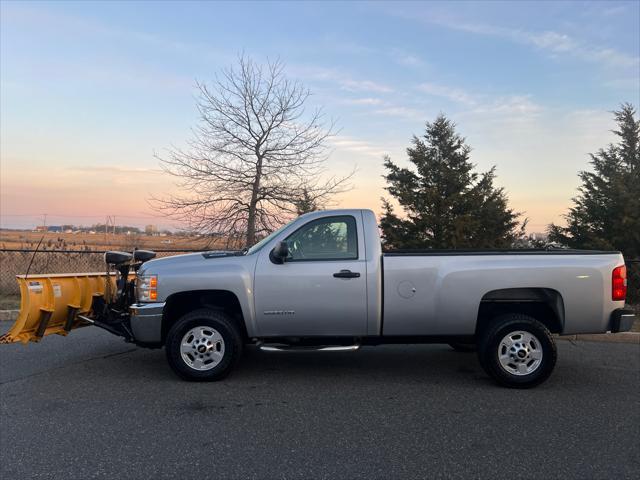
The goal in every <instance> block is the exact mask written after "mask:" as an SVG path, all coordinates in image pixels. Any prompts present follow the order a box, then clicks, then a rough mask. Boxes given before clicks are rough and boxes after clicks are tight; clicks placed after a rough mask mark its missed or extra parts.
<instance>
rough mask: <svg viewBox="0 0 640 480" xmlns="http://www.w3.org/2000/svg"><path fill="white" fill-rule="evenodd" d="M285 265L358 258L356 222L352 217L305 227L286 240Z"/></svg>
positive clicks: (331, 219) (329, 220)
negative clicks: (287, 253)
mask: <svg viewBox="0 0 640 480" xmlns="http://www.w3.org/2000/svg"><path fill="white" fill-rule="evenodd" d="M286 241H287V244H288V246H289V257H288V259H287V261H296V260H297V261H302V260H342V259H357V258H358V234H357V233H356V220H355V218H353V217H351V216H341V217H326V218H320V219H318V220H314V221H312V222H309V223H307V224H306V225H304V226H303V227H301V228H300V229H299V230H296V231H295V232H294V233H292V234H291V235H290V236H289V237H288V238H287V240H286Z"/></svg>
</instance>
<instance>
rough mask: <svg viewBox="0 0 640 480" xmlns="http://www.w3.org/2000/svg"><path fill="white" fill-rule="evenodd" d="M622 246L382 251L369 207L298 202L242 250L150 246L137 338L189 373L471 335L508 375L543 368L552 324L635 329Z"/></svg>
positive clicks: (538, 373) (519, 381)
mask: <svg viewBox="0 0 640 480" xmlns="http://www.w3.org/2000/svg"><path fill="white" fill-rule="evenodd" d="M625 293H626V278H625V267H624V260H623V258H622V255H621V254H620V253H619V252H602V251H574V250H561V249H556V250H549V251H545V250H511V251H466V250H449V251H438V250H424V251H406V252H405V251H398V252H385V253H383V252H382V247H381V243H380V236H379V231H378V225H377V222H376V218H375V215H374V213H373V212H371V211H369V210H332V211H321V212H313V213H309V214H306V215H303V216H301V217H299V218H297V219H295V220H294V221H292V222H291V223H289V224H287V225H285V226H284V227H282V228H280V229H279V230H277V231H276V232H274V233H272V234H271V235H269V236H268V237H266V238H264V239H263V240H261V241H260V242H259V243H258V244H256V245H254V246H253V247H251V248H249V249H248V250H245V251H243V252H233V253H229V252H205V253H194V254H188V255H179V256H174V257H168V258H162V259H156V260H151V261H148V262H146V263H144V264H143V265H142V266H141V267H140V269H139V271H138V273H137V278H136V297H137V299H136V303H135V304H133V305H131V307H130V329H131V332H132V337H133V340H134V341H135V342H136V343H138V344H139V345H142V346H151V347H157V346H165V348H166V354H167V358H168V361H169V363H170V365H171V367H172V368H173V370H174V371H175V372H176V373H177V374H178V375H179V376H181V377H182V378H185V379H188V380H216V379H220V378H222V377H224V376H225V375H226V374H228V373H229V371H230V370H231V368H232V367H233V365H234V363H235V362H236V360H237V359H238V358H239V357H240V355H241V353H242V349H243V347H244V346H245V345H247V344H255V345H257V346H258V347H259V348H261V349H263V350H266V351H285V350H290V349H305V350H319V351H332V350H357V349H358V348H359V347H360V346H362V345H377V344H386V343H449V344H452V345H453V346H454V348H457V349H469V350H471V349H477V352H478V356H479V359H480V363H481V365H482V367H483V368H484V369H485V371H486V372H487V373H488V374H489V375H490V376H492V377H493V378H494V379H495V380H497V381H498V382H499V383H501V384H503V385H506V386H510V387H531V386H534V385H536V384H539V383H540V382H542V381H544V380H545V379H546V378H547V377H548V376H549V375H550V374H551V372H552V370H553V368H554V365H555V362H556V347H555V344H554V340H553V337H552V335H551V334H552V333H556V334H561V335H567V334H576V333H605V332H607V331H612V332H617V331H624V330H628V329H630V327H631V324H632V323H633V321H634V318H635V317H634V315H633V313H632V312H630V311H626V310H624V303H625V301H624V296H625Z"/></svg>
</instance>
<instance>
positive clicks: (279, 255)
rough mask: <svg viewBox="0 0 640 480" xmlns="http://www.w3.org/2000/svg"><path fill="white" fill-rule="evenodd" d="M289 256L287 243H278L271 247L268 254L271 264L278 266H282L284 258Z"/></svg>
mask: <svg viewBox="0 0 640 480" xmlns="http://www.w3.org/2000/svg"><path fill="white" fill-rule="evenodd" d="M288 256H289V245H287V242H278V243H276V246H275V247H273V250H271V253H269V258H270V259H271V261H272V262H273V263H276V264H278V265H282V264H283V263H284V262H285V260H286V258H287V257H288Z"/></svg>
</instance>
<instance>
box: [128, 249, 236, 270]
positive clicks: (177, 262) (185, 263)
mask: <svg viewBox="0 0 640 480" xmlns="http://www.w3.org/2000/svg"><path fill="white" fill-rule="evenodd" d="M244 258H245V256H244V255H242V254H241V253H239V252H221V251H211V252H201V253H200V252H199V253H187V254H183V255H172V256H170V257H163V258H156V259H154V260H150V261H148V262H145V263H144V265H143V266H142V268H141V269H140V274H141V275H144V274H145V273H160V272H164V271H174V270H182V269H183V268H193V267H200V266H204V265H213V264H216V265H217V264H219V263H220V262H224V263H228V261H229V260H231V261H233V260H240V261H242V259H244Z"/></svg>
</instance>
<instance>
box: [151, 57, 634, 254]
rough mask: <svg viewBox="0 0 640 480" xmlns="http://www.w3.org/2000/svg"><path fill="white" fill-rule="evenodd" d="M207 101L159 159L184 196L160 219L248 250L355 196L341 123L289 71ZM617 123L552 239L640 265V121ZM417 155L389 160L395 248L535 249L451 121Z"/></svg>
mask: <svg viewBox="0 0 640 480" xmlns="http://www.w3.org/2000/svg"><path fill="white" fill-rule="evenodd" d="M197 91H198V97H197V111H198V115H199V122H198V124H197V125H196V127H195V128H194V129H193V135H192V138H191V139H189V140H188V142H187V147H185V148H177V147H171V148H169V149H167V150H166V151H165V152H164V153H163V154H158V155H157V157H158V158H159V160H160V163H161V165H162V167H163V168H164V170H165V171H166V172H167V173H169V174H170V175H173V176H175V177H176V178H177V180H178V184H179V186H180V187H182V190H181V191H182V194H179V195H175V196H169V197H160V198H155V199H153V200H152V203H153V205H154V206H155V208H157V209H158V210H160V211H162V212H164V213H166V214H168V215H170V216H172V217H173V218H176V219H178V220H180V221H182V222H183V223H185V224H187V225H188V226H189V228H191V229H193V230H196V231H200V232H210V233H215V234H216V235H217V236H223V237H225V238H227V239H229V243H230V245H232V246H236V247H238V246H239V247H248V246H251V245H253V244H254V243H255V242H256V241H257V240H258V239H259V238H261V237H263V236H264V235H266V234H268V233H269V232H271V231H273V230H275V229H276V228H278V227H279V226H281V225H282V224H283V223H284V222H285V221H287V220H288V219H290V218H292V217H294V216H295V215H299V214H302V213H306V212H309V211H313V210H317V209H320V208H324V207H326V206H327V205H330V204H331V202H332V199H333V198H334V197H335V195H336V194H339V193H342V192H345V191H347V190H348V189H350V188H351V186H350V185H349V180H350V179H351V178H352V175H353V173H351V174H348V175H346V176H343V177H340V176H333V175H328V174H327V171H326V166H325V160H326V159H327V157H328V153H329V146H328V145H329V144H328V140H329V139H330V137H331V136H332V135H333V134H335V132H336V130H335V126H334V124H333V123H332V122H327V121H326V120H325V116H324V113H323V112H322V110H319V109H316V110H311V111H309V110H307V101H308V99H309V97H310V95H311V93H310V91H309V90H307V89H306V88H305V87H304V86H303V85H302V84H300V83H299V82H296V81H291V80H289V79H288V78H287V77H286V76H285V75H284V66H283V64H282V63H281V62H279V61H276V62H271V63H268V64H267V65H266V66H264V67H263V66H261V65H258V64H256V63H255V62H253V61H252V60H251V59H248V58H245V57H244V56H242V57H240V58H239V62H238V65H237V66H236V67H232V68H229V69H227V70H224V71H223V72H222V73H221V74H220V75H219V76H218V77H216V79H215V81H214V82H213V83H212V84H211V85H207V84H204V83H198V84H197ZM613 117H614V121H615V124H616V128H615V130H613V132H614V133H615V135H616V138H617V140H616V142H614V143H612V144H610V145H608V146H606V147H603V148H602V149H600V150H598V151H597V152H595V153H592V154H590V167H591V168H590V170H587V171H582V172H579V177H580V179H581V182H582V183H581V186H580V188H579V190H578V194H577V195H576V196H575V197H574V198H573V206H572V207H571V208H570V209H569V211H568V212H567V213H566V214H565V220H566V226H561V225H555V224H551V225H549V227H548V235H549V240H550V241H551V242H555V243H557V244H560V245H562V246H567V247H571V248H588V249H616V250H620V251H622V252H623V253H624V255H625V257H627V258H631V257H640V122H639V121H638V119H637V112H636V109H635V107H634V106H633V105H631V104H629V103H624V104H622V105H621V106H620V107H619V108H618V110H616V111H614V112H613ZM406 152H407V158H408V160H409V166H407V167H402V166H399V165H398V164H396V163H394V161H392V159H391V158H389V157H385V158H384V160H383V162H384V168H385V174H384V178H385V180H386V183H387V186H386V191H387V192H388V194H389V197H388V198H383V199H382V210H383V212H382V216H381V218H380V227H381V232H382V240H383V243H384V247H385V248H386V249H408V248H434V249H445V248H454V249H460V248H475V249H478V248H479V249H488V248H513V247H522V246H530V245H531V242H530V240H529V239H528V238H527V237H526V235H525V229H526V223H527V220H526V218H524V219H523V213H522V212H517V211H515V210H514V209H513V208H511V207H510V206H509V199H508V197H507V194H506V192H505V190H504V189H503V188H502V187H499V186H497V185H496V168H495V166H494V167H492V168H491V169H489V170H488V171H485V172H479V171H477V169H476V166H475V165H474V164H473V163H472V161H471V148H470V146H469V145H468V144H467V143H466V140H465V139H464V137H462V136H461V135H460V134H459V133H458V132H457V130H456V125H455V123H454V122H453V121H452V120H451V119H449V118H447V117H446V116H445V115H443V114H441V115H439V116H438V117H437V118H435V119H434V120H433V121H430V122H426V125H425V130H424V133H423V134H422V135H421V136H413V138H412V139H411V143H410V146H409V147H408V148H407V150H406ZM538 246H539V245H538Z"/></svg>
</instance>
